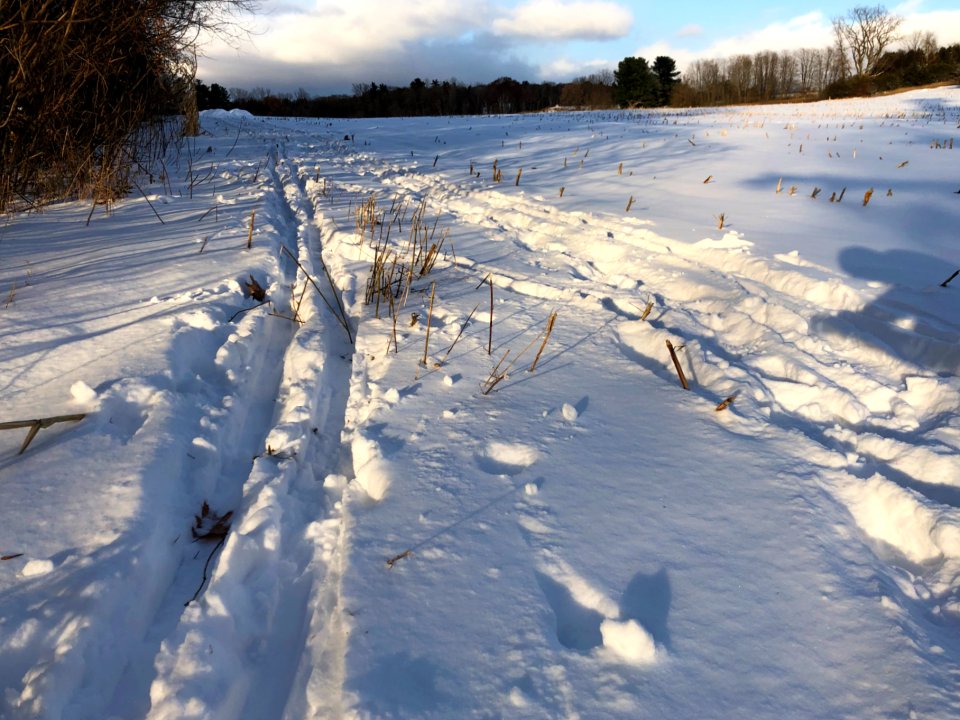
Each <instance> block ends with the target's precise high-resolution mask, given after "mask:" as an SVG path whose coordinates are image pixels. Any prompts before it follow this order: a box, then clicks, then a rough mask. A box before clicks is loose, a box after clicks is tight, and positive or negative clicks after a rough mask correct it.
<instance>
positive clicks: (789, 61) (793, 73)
mask: <svg viewBox="0 0 960 720" xmlns="http://www.w3.org/2000/svg"><path fill="white" fill-rule="evenodd" d="M796 79H797V59H796V57H794V55H793V53H792V52H790V51H789V50H784V51H783V52H781V53H780V59H779V62H778V64H777V91H778V94H779V95H787V94H789V93H790V92H792V91H793V84H794V82H795V81H796Z"/></svg>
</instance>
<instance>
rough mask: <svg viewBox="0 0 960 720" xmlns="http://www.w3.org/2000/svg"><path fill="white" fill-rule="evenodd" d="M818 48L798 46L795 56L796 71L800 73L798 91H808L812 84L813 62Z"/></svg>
mask: <svg viewBox="0 0 960 720" xmlns="http://www.w3.org/2000/svg"><path fill="white" fill-rule="evenodd" d="M819 52H820V51H819V50H816V49H814V48H800V49H799V50H797V52H796V54H795V57H796V59H797V71H798V72H799V75H800V92H802V93H806V92H809V91H810V87H811V85H812V84H813V75H814V64H815V63H816V61H817V59H818V54H819Z"/></svg>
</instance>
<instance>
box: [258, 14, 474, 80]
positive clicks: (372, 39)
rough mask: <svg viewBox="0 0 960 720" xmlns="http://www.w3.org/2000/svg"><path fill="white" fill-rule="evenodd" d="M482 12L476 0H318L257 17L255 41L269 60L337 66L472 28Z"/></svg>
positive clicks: (260, 51)
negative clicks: (305, 7) (293, 10)
mask: <svg viewBox="0 0 960 720" xmlns="http://www.w3.org/2000/svg"><path fill="white" fill-rule="evenodd" d="M485 10H486V8H485V3H484V2H482V1H481V2H477V1H476V0H418V2H416V3H398V2H395V1H394V0H355V1H354V2H349V3H348V2H340V3H322V4H320V3H318V4H317V6H316V7H315V8H314V9H312V10H309V11H307V12H298V13H291V12H282V13H278V14H276V15H273V16H268V17H263V18H260V19H258V24H260V25H265V26H266V29H265V31H264V33H263V35H262V36H260V37H256V38H255V43H256V46H257V49H258V50H259V54H260V55H262V56H264V57H266V58H270V59H272V60H279V61H281V62H290V63H298V62H308V63H322V64H326V63H329V64H332V65H343V64H349V63H352V62H357V61H359V60H362V59H363V58H365V57H369V56H371V55H377V54H383V53H389V52H391V51H397V50H399V49H401V48H402V47H403V46H404V44H406V43H410V42H416V41H418V40H422V39H425V38H454V37H457V36H458V35H460V34H462V33H464V32H466V31H468V30H472V29H475V28H477V27H478V25H479V20H478V18H480V17H482V16H483V13H484V11H485Z"/></svg>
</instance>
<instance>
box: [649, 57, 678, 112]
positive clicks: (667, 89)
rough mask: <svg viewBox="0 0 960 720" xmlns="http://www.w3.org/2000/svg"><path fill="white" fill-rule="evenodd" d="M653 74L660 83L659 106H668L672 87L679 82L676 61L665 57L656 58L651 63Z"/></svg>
mask: <svg viewBox="0 0 960 720" xmlns="http://www.w3.org/2000/svg"><path fill="white" fill-rule="evenodd" d="M653 74H654V75H656V76H657V80H658V81H659V83H660V105H669V104H670V93H671V91H672V90H673V86H674V85H676V84H677V83H678V82H680V72H679V71H678V70H677V61H676V60H674V59H673V58H672V57H668V56H666V55H659V56H657V59H656V60H654V61H653Z"/></svg>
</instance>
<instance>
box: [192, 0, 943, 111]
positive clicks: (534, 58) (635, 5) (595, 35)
mask: <svg viewBox="0 0 960 720" xmlns="http://www.w3.org/2000/svg"><path fill="white" fill-rule="evenodd" d="M854 4H855V2H854V1H853V0H851V1H850V2H837V1H836V0H824V1H823V2H813V3H809V4H806V5H797V4H794V3H791V4H788V5H771V3H770V2H769V1H768V0H763V1H761V0H738V1H737V2H723V1H722V0H684V1H683V2H656V3H654V2H648V1H646V0H346V1H345V0H262V1H261V6H260V12H258V13H257V14H256V15H252V16H244V17H243V18H242V21H243V22H244V23H245V24H246V26H247V27H248V29H249V30H250V34H249V37H248V39H246V40H240V41H233V42H225V41H224V40H222V39H217V38H213V39H210V40H209V41H208V42H206V43H205V44H204V47H203V56H202V57H201V58H200V59H199V71H198V77H199V78H200V79H202V80H204V81H205V82H207V83H212V82H218V83H220V84H221V85H224V86H226V87H244V88H252V87H255V86H261V87H266V88H270V89H272V90H273V91H276V92H281V91H282V92H293V91H296V90H297V89H298V88H304V89H305V90H307V92H309V93H310V94H312V95H329V94H336V93H349V92H350V91H351V86H352V84H353V83H363V82H365V83H371V82H376V83H385V84H387V85H408V84H409V83H410V81H411V80H413V79H414V78H417V77H419V78H423V79H425V80H432V79H434V78H436V79H439V80H448V79H451V78H456V79H457V80H459V81H461V82H464V83H468V84H471V83H477V82H489V81H491V80H494V79H496V78H498V77H501V76H504V75H507V76H510V77H513V78H515V79H517V80H529V81H531V82H538V81H543V80H552V81H556V82H567V81H569V80H571V79H572V78H574V77H577V76H580V75H588V74H590V73H591V72H594V71H596V70H599V69H602V68H610V69H613V68H615V67H616V66H617V63H618V62H619V61H620V60H622V59H623V58H625V57H628V56H640V57H645V58H647V59H648V60H651V61H652V60H653V58H654V57H656V56H657V55H669V56H671V57H673V58H674V59H676V60H677V62H678V64H679V66H680V68H681V69H683V68H684V67H686V66H687V65H688V64H689V63H690V62H692V61H693V60H696V59H698V58H719V57H727V56H729V55H732V54H735V53H741V52H756V51H759V50H783V49H793V48H800V47H820V46H823V45H826V44H828V43H829V40H830V18H832V17H835V16H837V15H842V14H843V13H844V12H845V11H846V10H847V9H849V8H850V7H852V6H853V5H854ZM888 7H890V9H891V10H892V11H894V12H896V13H897V14H899V15H901V16H903V18H904V19H905V22H904V25H903V28H904V31H905V32H911V31H913V30H932V31H933V32H935V33H936V35H937V39H938V40H939V41H940V43H941V44H942V45H946V44H952V43H958V42H960V9H958V8H957V4H956V0H908V1H907V2H905V3H903V4H900V5H896V6H888Z"/></svg>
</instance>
